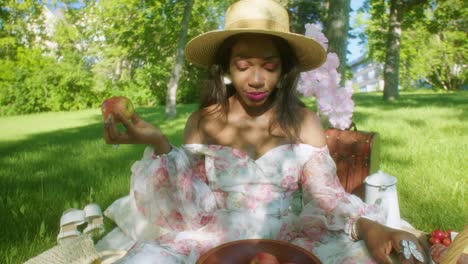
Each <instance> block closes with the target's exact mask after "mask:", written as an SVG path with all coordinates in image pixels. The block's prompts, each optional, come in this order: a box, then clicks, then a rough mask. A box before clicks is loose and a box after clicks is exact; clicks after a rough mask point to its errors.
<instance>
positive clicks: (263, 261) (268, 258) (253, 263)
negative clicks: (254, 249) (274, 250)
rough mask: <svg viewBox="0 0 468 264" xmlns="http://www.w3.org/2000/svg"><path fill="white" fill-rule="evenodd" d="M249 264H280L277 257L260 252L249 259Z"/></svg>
mask: <svg viewBox="0 0 468 264" xmlns="http://www.w3.org/2000/svg"><path fill="white" fill-rule="evenodd" d="M250 264H280V263H279V261H278V259H277V258H276V257H275V256H273V255H272V254H270V253H267V252H260V253H257V254H255V256H254V257H253V258H252V259H251V260H250Z"/></svg>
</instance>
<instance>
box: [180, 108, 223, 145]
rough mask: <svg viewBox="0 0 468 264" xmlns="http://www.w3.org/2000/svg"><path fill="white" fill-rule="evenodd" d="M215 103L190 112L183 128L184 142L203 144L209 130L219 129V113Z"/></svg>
mask: <svg viewBox="0 0 468 264" xmlns="http://www.w3.org/2000/svg"><path fill="white" fill-rule="evenodd" d="M218 110H219V109H218V107H217V106H216V105H211V106H208V107H205V108H202V109H199V110H197V111H195V112H192V113H191V114H190V116H189V118H188V119H187V123H186V124H185V130H184V144H204V143H205V141H206V138H205V137H206V136H205V135H206V134H207V133H208V132H209V131H212V130H214V131H218V130H219V120H220V117H219V115H220V113H219V111H218Z"/></svg>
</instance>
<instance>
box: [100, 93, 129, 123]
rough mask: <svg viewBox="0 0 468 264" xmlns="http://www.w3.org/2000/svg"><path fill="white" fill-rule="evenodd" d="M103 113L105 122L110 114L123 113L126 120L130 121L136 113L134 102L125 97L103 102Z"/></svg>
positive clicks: (112, 98)
mask: <svg viewBox="0 0 468 264" xmlns="http://www.w3.org/2000/svg"><path fill="white" fill-rule="evenodd" d="M101 111H102V114H103V116H104V120H107V117H108V116H109V114H114V113H121V114H122V115H123V116H124V117H125V118H126V119H130V118H131V117H132V116H133V114H134V113H135V109H134V108H133V104H132V101H130V99H128V98H127V97H125V96H114V97H111V98H107V99H106V100H104V102H102V106H101Z"/></svg>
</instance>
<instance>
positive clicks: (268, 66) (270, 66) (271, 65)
mask: <svg viewBox="0 0 468 264" xmlns="http://www.w3.org/2000/svg"><path fill="white" fill-rule="evenodd" d="M263 67H264V68H265V69H267V70H269V71H274V70H276V68H277V67H278V63H267V64H265V65H263Z"/></svg>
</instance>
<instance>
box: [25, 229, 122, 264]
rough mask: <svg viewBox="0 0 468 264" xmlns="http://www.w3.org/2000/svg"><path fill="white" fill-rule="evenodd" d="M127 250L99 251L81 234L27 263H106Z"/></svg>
mask: <svg viewBox="0 0 468 264" xmlns="http://www.w3.org/2000/svg"><path fill="white" fill-rule="evenodd" d="M125 253H126V252H125V251H106V252H97V251H96V248H95V247H94V243H93V240H92V239H91V238H90V237H88V236H86V235H82V236H79V237H77V238H75V239H73V240H71V241H69V242H68V243H64V244H61V245H57V246H54V247H53V248H51V249H49V250H47V251H45V252H43V253H41V254H40V255H38V256H36V257H34V258H32V259H30V260H28V261H26V262H25V264H63V263H67V264H98V263H100V264H105V263H112V262H114V261H116V260H118V259H120V258H121V257H123V256H124V255H125Z"/></svg>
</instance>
